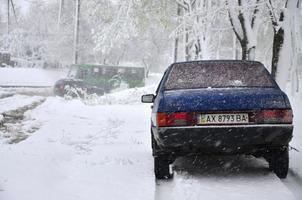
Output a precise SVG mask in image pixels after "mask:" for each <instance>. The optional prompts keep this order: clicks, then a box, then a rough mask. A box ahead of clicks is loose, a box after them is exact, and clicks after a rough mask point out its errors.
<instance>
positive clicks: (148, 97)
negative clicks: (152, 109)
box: [142, 94, 155, 103]
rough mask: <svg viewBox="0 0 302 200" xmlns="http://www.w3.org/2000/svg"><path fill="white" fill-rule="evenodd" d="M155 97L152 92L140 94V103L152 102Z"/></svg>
mask: <svg viewBox="0 0 302 200" xmlns="http://www.w3.org/2000/svg"><path fill="white" fill-rule="evenodd" d="M154 99H155V95H154V94H146V95H143V96H142V103H153V102H154Z"/></svg>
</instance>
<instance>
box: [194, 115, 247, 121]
mask: <svg viewBox="0 0 302 200" xmlns="http://www.w3.org/2000/svg"><path fill="white" fill-rule="evenodd" d="M198 122H199V124H247V123H249V115H248V113H234V114H201V115H199V117H198Z"/></svg>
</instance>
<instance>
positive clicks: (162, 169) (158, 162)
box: [154, 155, 173, 179]
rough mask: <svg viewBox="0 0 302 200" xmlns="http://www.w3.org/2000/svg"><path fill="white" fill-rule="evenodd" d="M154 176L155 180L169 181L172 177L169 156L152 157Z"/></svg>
mask: <svg viewBox="0 0 302 200" xmlns="http://www.w3.org/2000/svg"><path fill="white" fill-rule="evenodd" d="M154 174H155V178H156V179H170V178H172V177H173V172H172V169H171V168H170V160H169V156H165V155H160V156H155V157H154Z"/></svg>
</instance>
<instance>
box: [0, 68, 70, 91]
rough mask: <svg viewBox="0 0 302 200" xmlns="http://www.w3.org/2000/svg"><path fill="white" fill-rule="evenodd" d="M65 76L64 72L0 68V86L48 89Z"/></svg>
mask: <svg viewBox="0 0 302 200" xmlns="http://www.w3.org/2000/svg"><path fill="white" fill-rule="evenodd" d="M12 74H13V76H12ZM66 74H67V72H66V70H45V69H35V68H0V86H31V87H36V86H39V87H43V86H44V87H49V86H53V85H54V83H55V82H56V81H57V80H59V79H61V78H64V77H66Z"/></svg>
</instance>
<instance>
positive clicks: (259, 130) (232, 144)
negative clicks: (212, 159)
mask: <svg viewBox="0 0 302 200" xmlns="http://www.w3.org/2000/svg"><path fill="white" fill-rule="evenodd" d="M154 129H156V130H154ZM292 132H293V125H291V124H280V125H272V124H263V125H228V126H192V127H163V128H156V127H154V128H153V133H154V136H155V139H156V141H157V143H158V145H159V147H160V148H161V149H163V150H165V151H172V152H177V153H179V154H187V153H194V152H200V153H210V154H221V153H231V154H232V153H251V154H252V153H254V152H256V151H260V150H267V149H270V148H274V147H280V146H284V145H288V143H289V142H290V140H291V138H292Z"/></svg>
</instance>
